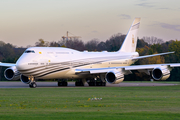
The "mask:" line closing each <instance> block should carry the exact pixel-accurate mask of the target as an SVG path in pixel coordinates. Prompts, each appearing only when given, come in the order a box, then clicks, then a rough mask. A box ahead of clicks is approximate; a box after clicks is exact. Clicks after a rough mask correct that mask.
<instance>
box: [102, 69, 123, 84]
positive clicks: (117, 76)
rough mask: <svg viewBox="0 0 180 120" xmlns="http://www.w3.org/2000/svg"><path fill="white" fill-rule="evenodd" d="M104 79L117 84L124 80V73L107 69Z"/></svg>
mask: <svg viewBox="0 0 180 120" xmlns="http://www.w3.org/2000/svg"><path fill="white" fill-rule="evenodd" d="M105 79H106V81H107V82H108V83H111V84H118V83H120V82H122V81H123V80H124V74H123V72H121V71H118V70H113V71H109V72H108V73H106V76H105Z"/></svg>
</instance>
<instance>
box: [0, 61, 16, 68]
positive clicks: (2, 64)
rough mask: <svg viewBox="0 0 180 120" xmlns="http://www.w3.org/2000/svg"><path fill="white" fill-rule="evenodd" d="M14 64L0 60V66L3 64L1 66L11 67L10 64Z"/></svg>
mask: <svg viewBox="0 0 180 120" xmlns="http://www.w3.org/2000/svg"><path fill="white" fill-rule="evenodd" d="M15 65H16V64H15V63H1V62H0V66H3V67H12V66H15Z"/></svg>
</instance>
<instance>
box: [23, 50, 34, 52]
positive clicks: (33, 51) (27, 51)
mask: <svg viewBox="0 0 180 120" xmlns="http://www.w3.org/2000/svg"><path fill="white" fill-rule="evenodd" d="M24 53H35V52H34V50H26V51H25V52H24Z"/></svg>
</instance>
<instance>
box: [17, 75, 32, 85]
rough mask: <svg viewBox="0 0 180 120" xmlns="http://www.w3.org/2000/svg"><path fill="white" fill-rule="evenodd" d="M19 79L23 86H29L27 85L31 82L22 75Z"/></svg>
mask: <svg viewBox="0 0 180 120" xmlns="http://www.w3.org/2000/svg"><path fill="white" fill-rule="evenodd" d="M20 79H21V81H22V82H23V83H25V84H29V83H30V82H31V80H29V78H28V77H26V76H24V75H21V76H20Z"/></svg>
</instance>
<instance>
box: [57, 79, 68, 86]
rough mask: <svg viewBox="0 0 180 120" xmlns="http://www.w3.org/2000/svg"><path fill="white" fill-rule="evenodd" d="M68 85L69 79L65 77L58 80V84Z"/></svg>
mask: <svg viewBox="0 0 180 120" xmlns="http://www.w3.org/2000/svg"><path fill="white" fill-rule="evenodd" d="M67 85H68V82H67V80H65V79H61V80H58V86H63V87H65V86H67Z"/></svg>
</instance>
